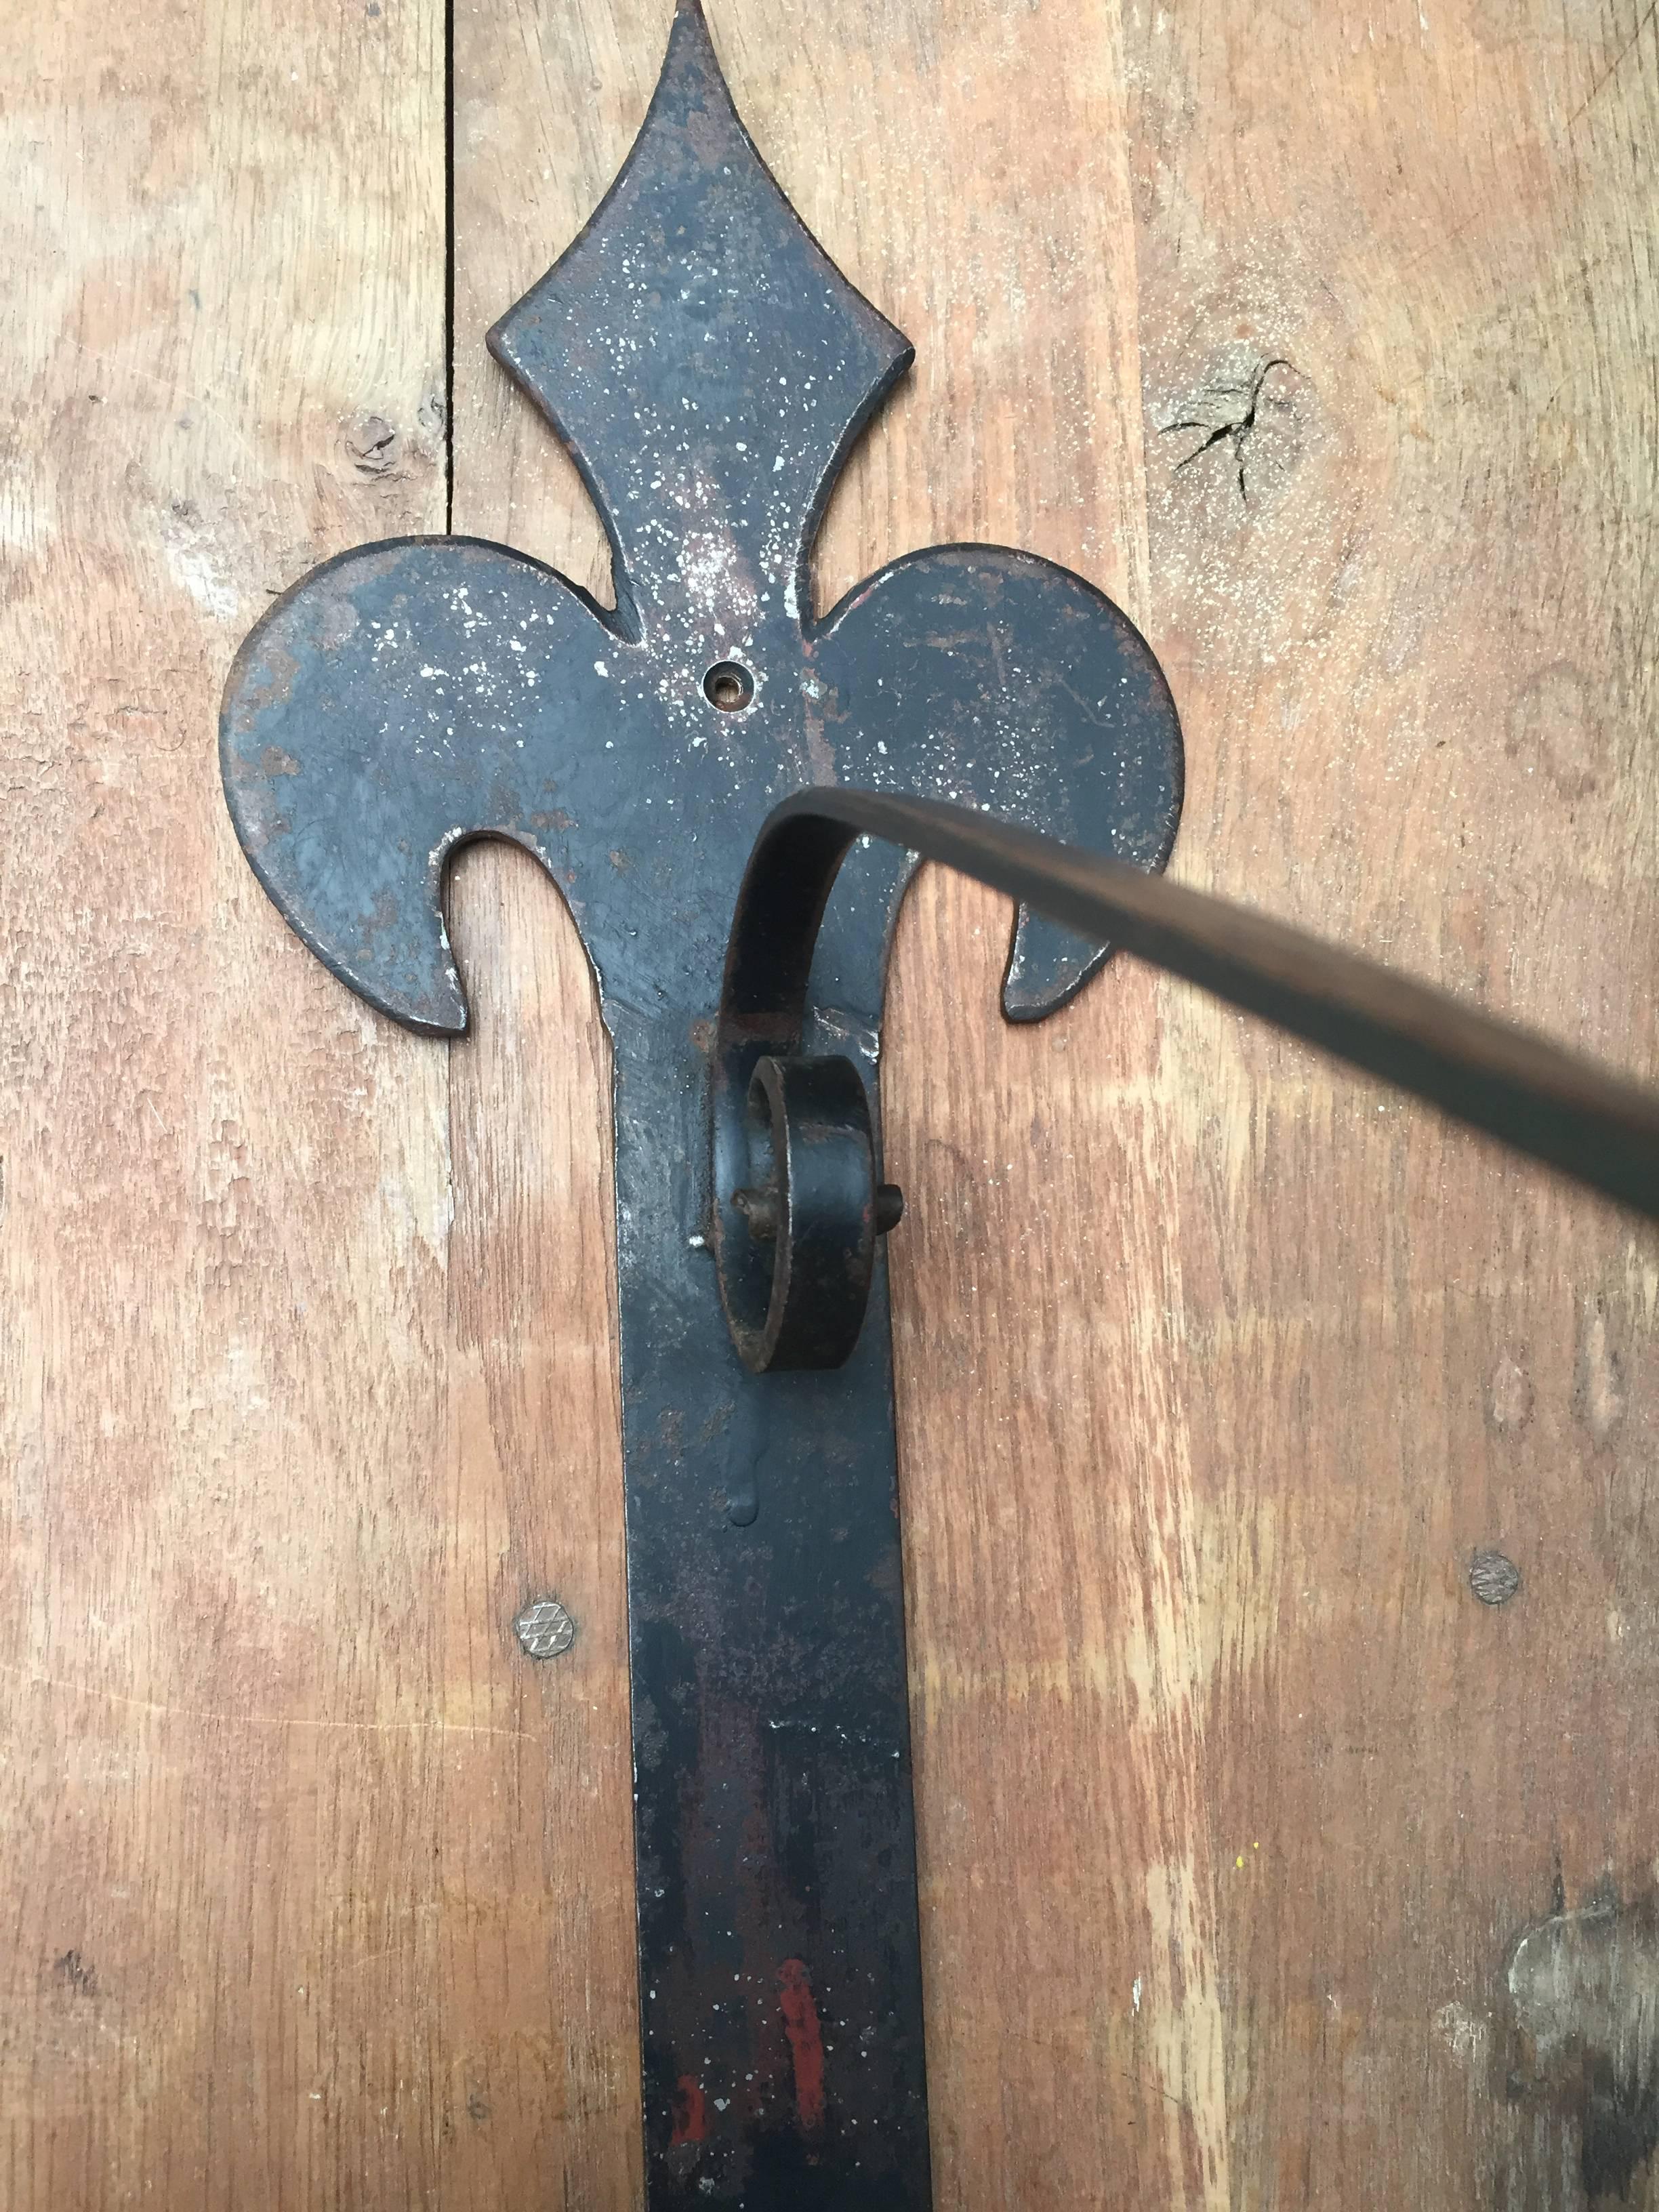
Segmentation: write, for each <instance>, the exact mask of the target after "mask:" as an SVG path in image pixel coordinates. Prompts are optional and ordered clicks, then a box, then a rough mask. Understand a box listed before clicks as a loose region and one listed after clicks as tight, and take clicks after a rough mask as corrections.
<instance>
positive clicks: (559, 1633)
mask: <svg viewBox="0 0 1659 2212" xmlns="http://www.w3.org/2000/svg"><path fill="white" fill-rule="evenodd" d="M513 1632H514V1633H515V1634H516V1636H517V1637H518V1639H519V1641H520V1644H523V1646H524V1648H525V1650H526V1651H527V1652H528V1653H529V1655H530V1656H531V1657H532V1659H556V1658H557V1657H558V1656H559V1654H560V1652H561V1651H568V1650H569V1649H570V1647H571V1645H572V1644H574V1642H575V1640H576V1624H575V1622H574V1620H572V1619H571V1618H570V1615H569V1614H568V1613H567V1612H566V1611H565V1609H564V1607H562V1605H561V1604H560V1603H559V1601H558V1600H557V1598H556V1597H538V1598H535V1599H532V1601H531V1603H530V1604H528V1605H527V1606H526V1607H525V1609H524V1611H523V1612H522V1613H520V1615H519V1617H518V1619H517V1620H515V1621H514V1622H513Z"/></svg>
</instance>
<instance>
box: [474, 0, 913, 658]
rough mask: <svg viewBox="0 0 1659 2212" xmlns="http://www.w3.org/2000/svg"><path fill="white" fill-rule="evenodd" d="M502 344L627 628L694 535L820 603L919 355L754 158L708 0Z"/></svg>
mask: <svg viewBox="0 0 1659 2212" xmlns="http://www.w3.org/2000/svg"><path fill="white" fill-rule="evenodd" d="M489 346H490V350H491V351H492V352H493V353H494V354H495V356H496V358H497V359H498V360H499V361H500V362H501V363H502V364H503V366H504V367H506V368H507V369H508V370H509V371H510V372H511V373H512V374H513V376H514V377H515V378H516V379H517V380H518V381H519V382H520V384H521V385H522V386H524V387H525V389H526V391H527V392H529V393H530V394H531V396H532V398H534V399H535V400H536V401H537V403H538V405H540V406H541V407H542V408H543V410H544V411H545V413H546V414H547V415H548V416H549V417H550V419H551V421H552V422H553V424H554V426H555V428H556V429H557V430H558V432H559V435H561V437H562V439H563V440H564V441H565V442H566V444H567V445H568V447H569V448H570V450H571V453H572V454H573V455H574V459H575V460H576V463H577V465H578V467H579V468H580V470H581V471H582V474H583V476H584V477H585V479H586V483H587V485H588V488H589V489H590V491H591V492H592V495H593V497H594V499H595V501H596V502H597V504H598V505H599V510H600V513H601V515H602V516H603V518H604V520H605V526H606V529H607V531H608V532H609V533H610V536H611V547H612V552H613V555H614V556H615V561H616V568H617V578H616V581H617V605H618V611H619V614H620V616H621V618H622V620H623V623H624V624H625V625H627V626H628V627H629V628H634V627H636V626H637V624H638V623H639V622H640V621H641V619H643V620H647V621H648V620H649V618H650V616H649V611H650V609H651V608H652V606H653V605H671V604H672V603H673V601H674V600H675V599H677V597H683V596H684V593H685V592H686V591H687V589H688V583H687V575H686V561H687V556H686V553H685V546H684V541H685V540H686V538H687V537H688V534H689V535H690V538H691V539H692V541H693V542H694V544H695V542H696V540H697V538H699V536H701V538H702V540H703V541H704V542H705V543H706V542H707V540H708V535H709V533H710V532H717V533H721V534H722V536H723V538H725V539H727V540H731V541H735V544H737V545H738V546H739V547H740V548H741V550H742V553H743V556H744V558H746V559H748V560H750V561H752V562H753V563H754V564H755V566H756V568H757V574H758V575H759V577H760V578H762V579H765V578H767V577H770V578H771V579H772V580H773V581H774V582H775V584H776V585H777V586H778V589H779V593H780V596H781V598H782V599H784V600H786V601H787V603H788V604H789V605H791V606H792V607H793V606H796V605H805V599H804V596H801V595H800V594H799V585H800V580H801V572H802V569H803V567H804V563H805V557H806V553H807V550H808V547H809V546H810V544H811V535H812V532H813V530H814V528H815V527H816V525H817V517H818V514H819V513H820V512H821V510H822V507H823V501H824V499H825V497H826V496H827V495H828V492H829V485H830V483H831V482H832V481H833V479H834V477H835V474H836V470H837V468H838V467H839V465H840V463H841V460H842V457H843V455H844V454H845V453H846V451H847V449H848V447H849V446H850V445H851V443H852V441H853V440H854V438H855V437H856V435H858V432H859V431H860V429H861V428H862V427H863V425H864V424H865V422H866V421H867V420H868V419H869V416H870V415H871V414H872V412H873V410H874V409H875V407H876V406H877V404H878V403H879V401H880V399H881V398H882V397H883V395H884V393H885V392H887V390H888V389H889V387H890V386H891V384H892V383H893V382H894V380H896V378H897V377H898V376H899V375H900V374H902V371H903V370H904V368H906V367H907V366H908V362H909V361H910V358H911V349H910V347H909V345H908V342H907V341H906V339H905V338H904V337H903V335H902V332H900V331H897V330H896V329H895V328H894V327H893V325H891V324H890V322H888V321H887V320H886V319H885V318H884V316H882V315H880V314H878V313H877V312H876V310H875V309H874V308H873V307H872V306H871V305H870V303H869V301H867V300H866V299H865V298H864V297H863V296H862V295H860V293H859V292H857V291H856V290H854V288H853V286H852V285H850V284H849V283H848V282H847V280H846V278H845V277H843V276H842V275H841V273H840V271H839V270H837V269H836V266H835V264H834V263H833V262H832V261H830V259H829V257H828V255H827V254H825V253H824V252H823V249H822V247H821V246H819V245H818V244H817V240H815V239H814V238H813V237H812V236H811V233H810V232H809V231H808V230H807V229H806V228H805V224H803V223H802V222H801V221H800V219H799V216H797V215H796V213H795V211H794V210H793V208H792V207H791V206H790V204H789V203H788V201H787V199H786V198H785V197H784V195H783V192H782V191H781V189H780V187H779V185H778V184H777V182H776V180H775V179H774V177H773V176H772V174H771V173H770V171H769V169H768V168H767V167H766V164H765V162H764V161H763V160H762V159H761V157H760V155H759V154H758V153H757V150H756V149H755V145H754V143H753V141H752V140H751V139H750V136H749V133H748V132H747V131H745V130H744V125H743V122H742V119H741V118H740V117H739V116H738V112H737V109H736V107H735V106H734V105H733V103H732V95H731V93H730V91H729V89H728V88H727V86H726V80H725V77H724V76H722V75H721V72H720V64H719V62H718V60H717V59H716V58H715V54H714V46H713V43H712V41H711V40H710V39H709V35H708V26H707V24H706V23H705V22H704V20H703V15H702V8H701V6H700V5H699V4H698V0H676V5H675V15H674V22H673V27H672V30H671V33H670V34H669V40H668V51H667V54H666V56H665V59H664V62H663V67H662V74H661V76H659V79H658V82H657V88H656V90H655V92H654V94H653V96H652V100H651V105H650V107H649V109H648V111H647V115H646V118H645V121H644V123H643V125H641V130H640V134H639V137H637V138H636V139H635V142H634V145H633V147H632V149H631V150H630V151H629V155H628V158H627V160H626V161H624V163H623V167H622V170H621V173H620V174H619V175H618V176H617V180H616V182H615V183H614V184H613V185H611V190H610V191H609V192H608V193H607V194H606V195H605V199H604V200H603V201H602V202H601V204H600V205H599V208H598V209H597V210H596V211H595V212H594V214H593V215H592V216H591V217H590V218H589V220H588V222H587V223H586V227H585V228H583V230H582V231H581V232H580V234H579V235H578V236H577V238H576V239H575V240H574V242H573V243H572V244H571V245H570V246H568V248H567V249H566V251H565V252H563V253H562V255H561V256H560V258H559V259H558V261H557V262H556V263H555V264H554V266H553V267H552V268H551V269H550V270H549V271H548V273H547V275H546V276H544V277H543V278H542V280H541V282H540V283H538V284H537V285H535V286H534V287H533V288H532V290H531V291H529V292H528V293H526V295H525V297H524V298H523V299H522V300H520V301H519V303H518V304H517V306H516V307H513V308H512V309H511V310H510V311H509V312H508V313H507V314H506V315H504V316H503V317H502V318H501V321H500V322H498V323H497V324H496V325H495V328H494V329H493V330H492V331H490V333H489Z"/></svg>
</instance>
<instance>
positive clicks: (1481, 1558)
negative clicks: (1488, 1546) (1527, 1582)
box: [1469, 1552, 1521, 1605]
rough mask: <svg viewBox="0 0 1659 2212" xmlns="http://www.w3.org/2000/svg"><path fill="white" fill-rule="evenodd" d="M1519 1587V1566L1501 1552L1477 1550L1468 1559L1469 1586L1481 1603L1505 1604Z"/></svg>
mask: <svg viewBox="0 0 1659 2212" xmlns="http://www.w3.org/2000/svg"><path fill="white" fill-rule="evenodd" d="M1520 1587H1521V1570H1520V1568H1519V1567H1517V1566H1516V1564H1515V1561H1514V1560H1513V1559H1508V1558H1506V1557H1505V1556H1504V1553H1502V1552H1477V1553H1475V1554H1474V1558H1473V1559H1471V1560H1470V1561H1469V1588H1470V1589H1472V1590H1473V1591H1474V1594H1475V1595H1476V1596H1477V1597H1478V1598H1479V1599H1480V1602H1481V1604H1482V1605H1507V1604H1508V1603H1509V1601H1510V1599H1511V1598H1512V1597H1513V1596H1514V1595H1515V1593H1516V1590H1518V1589H1520Z"/></svg>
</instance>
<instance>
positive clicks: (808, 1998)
mask: <svg viewBox="0 0 1659 2212" xmlns="http://www.w3.org/2000/svg"><path fill="white" fill-rule="evenodd" d="M778 1991H779V1996H778V2002H779V2003H780V2005H781V2007H782V2008H783V2032H784V2033H785V2034H786V2035H787V2037H788V2038H789V2052H790V2056H791V2057H792V2058H793V2060H794V2063H795V2110H796V2112H798V2113H799V2116H800V2124H801V2132H802V2133H803V2134H804V2135H809V2136H811V2135H817V2132H818V2130H820V2129H821V2128H822V2127H823V2035H822V2034H821V2033H820V2032H819V2028H818V2008H817V2002H816V2001H815V2000H814V1998H813V1996H812V1984H811V1980H810V1979H809V1978H808V1976H807V1972H806V1966H805V1960H800V1959H786V1960H784V1962H783V1964H782V1965H781V1966H780V1967H779V1968H778Z"/></svg>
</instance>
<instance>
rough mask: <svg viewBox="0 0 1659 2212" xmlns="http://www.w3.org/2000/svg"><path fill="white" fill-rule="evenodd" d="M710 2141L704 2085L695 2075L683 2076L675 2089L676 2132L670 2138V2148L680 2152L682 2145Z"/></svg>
mask: <svg viewBox="0 0 1659 2212" xmlns="http://www.w3.org/2000/svg"><path fill="white" fill-rule="evenodd" d="M700 2142H708V2100H707V2099H706V2098H705V2097H704V2095H703V2093H702V2083H701V2082H700V2081H698V2079H697V2077H696V2075H695V2074H682V2075H681V2076H680V2078H679V2080H678V2082H677V2083H676V2085H675V2088H674V2132H673V2134H672V2135H671V2136H670V2137H669V2138H668V2148H669V2149H670V2150H678V2149H679V2148H680V2147H681V2146H682V2144H684V2143H700Z"/></svg>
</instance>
